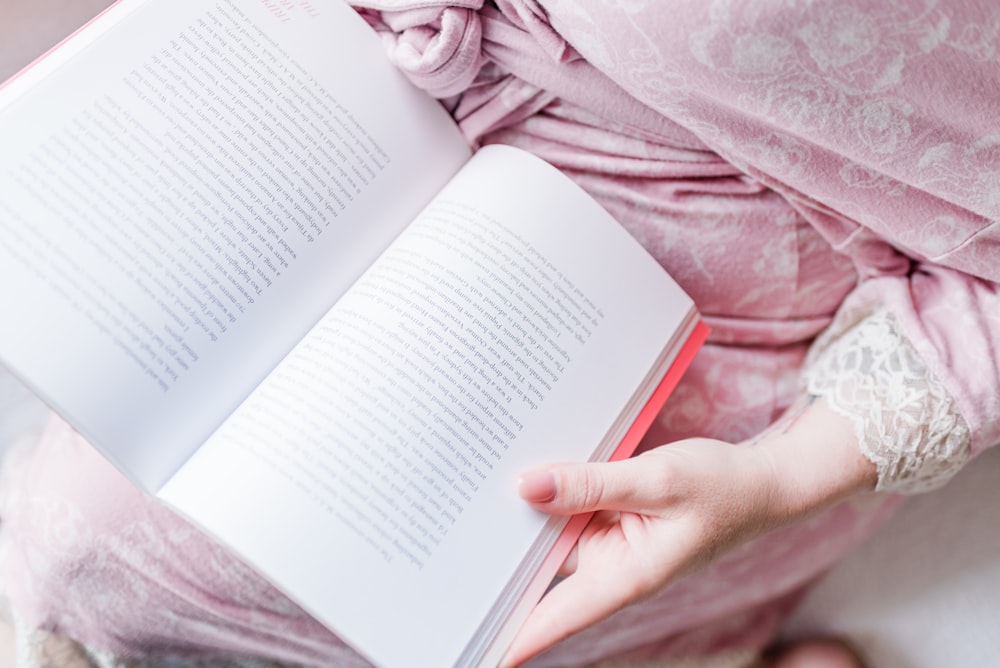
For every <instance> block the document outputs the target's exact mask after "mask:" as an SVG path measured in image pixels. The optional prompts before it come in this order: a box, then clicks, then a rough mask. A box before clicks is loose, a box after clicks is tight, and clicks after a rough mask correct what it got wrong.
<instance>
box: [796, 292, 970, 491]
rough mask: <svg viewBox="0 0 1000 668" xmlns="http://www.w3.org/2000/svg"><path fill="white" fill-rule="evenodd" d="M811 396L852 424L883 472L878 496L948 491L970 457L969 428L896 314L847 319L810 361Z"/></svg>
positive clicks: (822, 342) (823, 339) (815, 349)
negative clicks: (946, 486) (947, 485)
mask: <svg viewBox="0 0 1000 668" xmlns="http://www.w3.org/2000/svg"><path fill="white" fill-rule="evenodd" d="M804 380H805V383H806V389H807V391H808V392H809V394H813V395H816V396H822V397H824V398H826V400H827V402H828V403H829V405H830V406H831V407H832V408H833V409H834V410H835V411H836V412H837V413H839V414H841V415H843V416H845V417H846V418H848V420H850V422H851V423H852V424H853V426H854V431H855V434H856V435H857V437H858V444H859V446H860V448H861V452H862V453H863V454H864V455H865V456H866V457H867V458H868V459H869V460H871V461H872V463H874V464H875V466H876V467H877V469H878V485H877V487H876V489H877V490H880V491H891V492H904V493H907V494H913V493H918V492H925V491H928V490H930V489H934V488H936V487H940V486H941V485H943V484H944V483H946V482H947V481H948V480H949V479H951V477H952V476H953V475H954V474H955V473H957V472H958V471H959V469H961V468H962V465H963V464H964V463H965V461H966V460H967V459H968V457H969V449H970V444H971V437H970V434H969V427H968V425H967V424H966V423H965V420H964V418H962V416H961V415H960V414H959V412H958V408H957V407H956V405H955V402H954V400H953V399H952V398H951V397H950V396H949V395H948V393H947V391H946V390H945V389H944V387H943V385H942V384H941V382H940V381H939V380H938V379H937V377H935V376H934V375H933V374H932V373H931V371H930V369H928V368H927V366H926V365H925V364H924V362H923V360H921V359H920V356H919V355H918V354H917V352H916V350H914V348H913V346H912V345H911V344H910V342H909V341H908V340H907V339H906V338H905V337H904V336H903V335H902V334H901V333H900V332H899V329H898V327H897V326H896V322H895V319H894V318H893V316H892V314H890V313H889V312H887V311H884V310H878V311H875V312H874V313H870V314H867V315H866V314H864V313H854V314H845V315H844V316H843V317H838V319H837V321H836V322H835V323H834V325H833V326H832V327H831V328H830V330H829V331H828V332H827V333H825V334H824V335H823V336H822V337H821V338H820V339H819V340H818V341H817V343H816V345H815V346H814V347H813V349H812V351H811V352H810V354H809V357H808V358H807V360H806V369H805V377H804Z"/></svg>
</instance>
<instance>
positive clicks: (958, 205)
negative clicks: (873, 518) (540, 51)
mask: <svg viewBox="0 0 1000 668" xmlns="http://www.w3.org/2000/svg"><path fill="white" fill-rule="evenodd" d="M541 4H543V5H545V6H546V7H548V8H549V10H550V13H551V17H550V18H551V22H552V25H553V26H554V27H555V28H556V29H557V30H559V31H560V33H561V34H562V35H563V36H564V37H566V38H567V40H568V41H569V42H570V43H571V44H572V45H573V46H574V47H575V48H576V49H577V50H578V51H579V52H580V53H581V54H582V55H583V56H584V57H586V58H587V59H588V60H589V61H590V62H591V63H592V64H593V65H594V66H596V67H597V68H598V69H599V70H601V71H602V72H604V74H606V75H607V76H608V77H610V78H612V79H614V80H615V81H616V82H617V83H618V84H619V85H620V86H622V87H623V88H625V89H626V90H627V91H628V92H629V93H631V94H632V95H633V96H635V97H636V98H638V99H639V100H641V101H642V102H644V103H646V104H647V105H649V106H650V107H652V108H654V109H656V110H657V111H659V112H661V113H662V114H664V115H666V116H667V117H669V118H671V119H673V120H674V121H676V122H678V123H679V124H681V125H683V126H685V127H686V128H687V129H688V130H690V131H691V132H693V133H694V134H696V135H697V136H698V137H699V138H700V139H701V140H702V141H703V142H705V144H707V145H708V146H710V147H711V148H713V150H715V151H716V152H718V153H719V154H720V155H722V156H723V157H724V158H726V159H727V160H728V161H730V162H731V163H733V164H734V165H736V166H737V167H739V168H740V169H741V170H742V171H744V172H745V173H746V174H748V175H750V176H751V177H753V178H755V179H757V180H759V181H761V182H763V183H765V184H766V185H768V186H770V187H772V188H773V189H774V190H776V191H777V192H779V193H781V194H783V195H784V196H785V198H786V199H787V200H788V201H789V202H790V203H791V204H792V205H793V206H794V207H795V208H796V209H798V210H799V211H800V212H801V213H802V214H803V215H804V216H805V217H806V218H807V219H808V220H809V221H810V222H811V223H812V224H813V225H814V226H815V227H816V228H817V229H818V230H819V231H820V233H821V234H822V235H823V236H824V237H825V238H826V239H827V240H828V241H829V242H830V243H831V244H832V245H833V246H834V247H835V248H836V249H838V250H840V251H841V252H843V253H845V254H846V255H848V256H849V257H850V258H851V259H852V260H853V261H854V262H855V264H856V266H857V267H858V270H859V273H860V275H861V277H862V280H861V282H860V284H859V287H858V288H857V291H856V294H855V295H853V296H852V298H851V299H852V301H853V302H855V303H856V302H858V301H865V300H871V301H878V302H880V303H882V304H884V305H885V306H886V307H887V308H889V309H890V310H891V311H892V313H893V315H894V316H895V318H896V320H897V321H898V322H899V324H900V327H901V328H902V329H903V331H904V333H905V335H906V336H907V337H908V338H909V339H910V341H911V343H912V344H913V346H914V347H915V348H916V349H917V350H918V352H919V354H920V355H921V357H922V358H923V359H924V361H925V362H926V364H927V365H928V366H929V367H930V368H931V370H932V371H933V372H934V373H935V374H936V375H937V377H938V378H939V379H940V380H941V382H942V383H943V384H944V385H945V387H946V388H947V390H948V391H949V392H950V394H951V396H952V397H953V398H954V400H955V401H956V403H957V405H958V408H959V410H960V412H961V414H962V415H963V416H964V418H965V420H966V421H967V422H968V425H969V427H970V429H971V433H972V450H973V452H974V453H975V452H979V451H981V450H982V449H984V448H986V447H988V446H990V445H993V444H995V443H996V442H998V441H1000V369H998V360H1000V355H998V352H1000V291H998V281H1000V222H998V218H1000V125H998V124H997V116H996V110H997V109H998V108H1000V67H998V66H997V62H996V53H997V52H998V50H1000V34H997V32H996V31H995V30H993V31H988V30H984V29H983V28H982V26H995V25H998V24H1000V10H998V9H996V8H995V7H996V5H995V3H992V2H987V1H980V2H975V1H970V2H963V3H942V6H940V7H937V6H935V3H933V2H910V1H905V0H904V1H902V2H891V3H887V2H878V1H874V0H872V1H870V2H864V1H862V0H850V1H846V2H837V3H820V4H815V3H724V2H700V1H697V2H696V1H694V0H690V1H684V2H680V3H655V2H631V3H627V5H625V6H621V5H619V6H617V7H613V6H611V4H610V3H604V2H599V1H598V0H583V1H581V2H576V3H573V7H572V11H569V10H568V9H567V8H565V3H562V2H556V1H553V2H542V3H541Z"/></svg>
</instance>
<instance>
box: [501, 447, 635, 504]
mask: <svg viewBox="0 0 1000 668" xmlns="http://www.w3.org/2000/svg"><path fill="white" fill-rule="evenodd" d="M636 461H637V460H635V459H629V460H625V461H621V462H611V463H606V464H551V465H549V466H546V467H543V468H540V469H533V470H531V471H526V472H525V473H523V474H521V477H520V478H519V480H518V493H519V494H520V495H521V498H522V499H524V500H525V501H527V502H528V503H530V504H531V505H533V506H535V507H536V508H538V509H539V510H541V511H543V512H546V513H550V514H553V515H575V514H578V513H588V512H592V511H595V510H632V511H634V510H638V509H639V508H638V507H639V506H644V505H646V504H645V502H646V501H648V499H646V498H644V497H645V496H646V495H645V494H644V493H643V491H642V490H643V486H642V485H641V484H639V481H640V480H641V479H642V478H641V472H640V471H637V470H636V466H635V462H636Z"/></svg>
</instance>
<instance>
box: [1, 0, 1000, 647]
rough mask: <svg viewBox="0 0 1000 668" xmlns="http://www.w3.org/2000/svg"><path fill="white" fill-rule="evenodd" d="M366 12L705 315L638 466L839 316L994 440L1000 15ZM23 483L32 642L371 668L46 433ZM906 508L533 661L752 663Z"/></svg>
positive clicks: (485, 132) (17, 517) (471, 127)
mask: <svg viewBox="0 0 1000 668" xmlns="http://www.w3.org/2000/svg"><path fill="white" fill-rule="evenodd" d="M363 13H364V15H365V16H366V18H367V19H368V21H369V23H370V24H372V25H373V26H374V27H375V28H376V29H377V30H379V31H380V32H381V33H382V35H383V38H384V40H385V42H386V46H387V49H388V51H389V53H390V57H391V58H392V59H393V61H394V62H396V63H397V64H398V65H399V66H400V67H401V68H402V69H403V70H404V71H406V72H407V73H408V74H409V75H410V76H411V78H413V80H414V81H415V82H416V83H417V84H418V85H420V86H422V87H424V88H426V89H427V90H429V91H431V92H432V93H433V94H435V95H438V96H439V97H442V98H443V100H444V103H445V104H446V105H447V106H448V108H449V109H450V110H451V111H452V113H453V115H454V116H455V118H456V120H457V121H458V122H459V123H460V126H461V128H462V130H463V132H464V133H465V134H466V136H467V137H468V139H469V140H470V142H471V143H473V144H486V143H493V142H504V143H511V144H515V145H519V146H522V147H524V148H526V149H528V150H530V151H532V152H534V153H536V154H538V155H540V156H541V157H543V158H545V159H546V160H548V161H549V162H551V163H553V164H555V165H556V166H558V167H560V168H561V169H562V170H564V171H565V172H566V173H567V174H569V175H570V176H571V177H572V178H574V179H575V180H576V181H577V182H578V183H580V184H581V185H582V186H583V187H584V188H585V189H586V190H588V191H589V192H590V193H591V194H593V195H594V196H595V197H596V198H597V199H598V200H599V201H600V202H601V203H602V204H603V205H604V206H605V207H606V208H607V209H608V210H609V211H610V212H611V213H612V214H614V215H615V216H616V217H617V218H618V219H619V220H620V221H621V222H622V224H623V225H624V226H625V227H626V228H627V229H628V230H629V231H630V232H631V233H632V234H633V235H634V236H635V237H636V238H637V239H638V240H639V241H640V242H641V243H642V244H643V245H644V246H645V247H646V248H647V249H648V250H649V251H650V253H652V254H653V256H654V257H656V258H657V259H658V260H659V261H660V262H661V263H662V264H663V265H664V266H665V267H666V268H667V269H668V270H669V271H670V272H671V274H672V275H674V276H675V277H676V278H677V280H678V281H679V282H680V283H681V284H682V286H683V287H684V288H685V289H686V290H687V291H688V292H689V293H690V294H691V295H692V297H694V299H695V301H696V303H697V304H698V306H699V308H700V310H701V311H702V312H703V313H704V314H705V315H706V318H707V320H708V322H709V324H710V325H711V326H712V328H713V334H712V338H711V340H710V342H709V344H708V345H707V346H706V347H705V349H704V350H703V351H702V352H701V353H700V354H699V356H698V357H697V359H696V361H695V363H694V365H693V367H692V369H691V370H690V371H689V373H688V374H687V375H686V376H685V378H684V379H683V381H682V383H681V385H680V386H679V387H678V389H677V391H676V392H675V394H674V396H673V397H672V398H671V400H670V402H669V403H668V406H667V407H666V408H665V410H664V411H663V413H662V414H661V416H660V417H659V419H658V420H657V422H656V424H655V425H654V427H653V429H652V430H651V432H650V435H649V437H648V438H647V440H646V446H653V445H657V444H660V443H663V442H666V441H670V440H674V439H677V438H682V437H686V436H694V435H699V436H711V437H717V438H721V439H727V440H731V441H739V440H741V439H744V438H747V437H749V436H751V435H753V434H755V433H756V432H758V431H759V430H761V429H762V428H764V427H765V426H766V425H767V424H769V423H770V422H771V421H772V420H774V419H775V418H776V417H777V416H778V415H779V414H780V413H781V412H782V411H783V410H784V409H785V408H786V407H787V406H788V405H789V404H790V403H791V402H792V400H793V399H794V397H795V396H796V393H797V392H798V389H797V388H798V387H799V386H800V382H801V369H802V365H803V361H804V359H805V357H806V355H807V352H808V350H809V348H810V345H811V344H812V342H813V340H814V339H815V337H816V336H817V335H818V334H820V333H821V332H824V331H825V330H827V328H828V327H829V325H830V323H831V322H832V321H833V319H834V317H835V315H836V314H837V312H838V310H840V311H848V310H851V311H869V312H870V311H872V310H873V309H874V308H875V305H879V307H880V308H882V309H883V310H884V312H885V313H887V314H890V315H891V317H892V319H893V322H894V323H895V326H896V327H898V330H896V331H898V333H899V335H900V336H901V337H902V339H901V340H906V341H908V343H907V344H905V345H908V346H909V347H910V349H912V351H914V352H915V355H916V357H915V358H914V359H917V360H919V363H920V364H919V365H918V366H920V365H922V366H923V367H925V368H926V369H927V370H928V375H927V377H928V378H933V379H936V382H937V383H938V384H939V385H940V387H941V388H942V389H943V394H941V395H940V401H942V402H944V403H946V404H948V405H953V406H954V407H955V408H957V412H956V413H955V415H956V416H957V418H956V419H960V422H961V424H963V425H965V427H966V428H967V429H968V434H969V438H968V443H967V447H966V448H964V449H963V448H959V449H958V450H957V452H958V455H957V456H958V457H959V458H960V460H961V461H964V460H965V459H966V458H967V457H969V456H974V455H975V454H976V453H978V452H980V451H982V449H984V448H986V447H988V446H990V445H992V444H993V443H995V442H996V441H997V440H998V439H1000V372H998V369H997V363H998V359H1000V358H998V355H997V346H998V344H1000V318H997V317H996V314H998V313H1000V295H998V291H997V284H996V281H997V280H1000V248H998V242H1000V226H998V223H997V217H998V213H1000V195H998V193H1000V138H998V137H1000V135H998V134H997V130H996V127H997V126H996V122H995V110H996V108H997V102H998V99H997V96H998V93H997V91H998V90H1000V67H997V62H996V60H997V56H996V49H997V47H998V46H1000V36H998V35H1000V33H997V31H995V30H992V29H987V28H988V27H989V26H996V25H1000V10H997V9H993V8H992V3H991V2H986V1H985V0H984V1H980V2H973V1H969V2H963V3H960V4H959V3H950V4H941V5H939V4H937V3H936V2H934V1H933V0H920V1H919V2H910V1H905V0H900V1H898V2H880V1H875V0H872V1H870V2H864V1H862V0H849V1H847V2H840V1H838V2H833V1H832V0H831V1H828V2H813V3H793V2H783V1H776V2H768V3H733V2H729V1H724V0H716V1H714V2H713V1H709V2H701V1H697V2H695V1H693V0H681V1H679V2H669V3H667V2H654V1H651V2H644V1H643V0H629V1H628V2H619V3H610V2H602V1H599V0H565V2H563V1H558V2H541V3H539V2H533V1H531V0H506V1H503V2H497V3H496V4H495V5H492V4H491V5H484V3H482V2H476V1H474V0H467V1H465V2H440V3H437V2H427V1H421V2H416V1H415V0H386V1H384V2H380V3H372V6H370V7H369V8H367V9H364V10H363ZM984 26H985V27H987V28H984ZM566 243H573V240H572V239H571V238H570V239H567V240H566ZM829 345H830V348H829V350H831V351H835V350H836V348H837V346H838V345H840V343H839V342H837V341H833V342H829ZM831 354H835V353H831ZM863 419H864V418H863ZM884 433H885V436H886V437H893V436H894V434H892V433H891V432H884ZM904 445H905V444H903V443H893V442H887V443H880V444H879V447H880V448H881V447H883V446H884V447H885V448H888V449H889V450H892V451H894V452H899V453H905V452H906V448H905V447H904ZM948 457H950V455H946V459H947V458H948ZM15 464H16V467H17V468H16V471H17V473H16V476H15V477H14V478H12V484H10V485H8V486H7V488H6V492H7V496H6V502H5V506H4V509H3V513H4V514H3V518H4V532H0V533H4V534H6V535H5V536H4V538H5V540H7V541H9V542H13V543H14V544H13V545H10V546H9V547H10V549H9V550H8V554H9V558H8V559H6V560H5V564H4V568H5V573H6V579H7V583H8V585H9V586H11V587H12V590H11V598H12V600H13V601H14V603H15V605H16V606H17V607H18V609H19V612H20V614H21V615H23V617H24V618H25V619H26V620H27V621H28V622H29V623H30V624H33V625H36V626H42V627H45V628H52V629H56V630H59V631H61V632H64V633H67V634H69V635H72V636H74V637H77V638H80V639H82V640H83V641H84V642H87V643H90V644H92V645H94V646H96V647H102V648H105V649H109V650H111V651H116V652H134V653H144V654H149V653H158V652H159V653H177V652H188V653H192V652H195V653H197V652H224V653H225V652H228V653H236V654H255V655H261V656H266V657H271V658H275V659H281V660H288V661H302V662H305V663H322V664H323V665H338V666H339V665H344V666H350V665H358V664H360V663H361V661H360V660H359V659H358V658H357V657H356V656H354V655H353V654H352V653H351V652H350V651H349V650H348V649H346V648H345V647H344V646H343V645H342V644H341V643H339V641H337V639H336V638H335V637H333V636H332V635H331V634H329V633H328V632H326V631H324V630H323V629H322V628H320V627H319V626H318V625H317V624H316V623H315V622H312V621H311V620H310V619H308V617H306V616H305V615H303V614H302V613H301V612H299V611H298V610H297V609H296V608H295V607H294V606H293V605H291V604H290V603H288V602H287V601H286V600H284V599H283V598H282V597H281V596H280V595H278V594H277V593H276V592H274V591H273V590H271V589H270V588H269V587H268V586H267V585H266V584H265V583H263V582H262V581H261V580H260V579H259V578H257V577H256V576H255V575H254V574H252V573H251V572H249V571H248V570H247V569H245V568H242V567H241V566H239V565H238V564H237V563H236V562H235V561H234V560H233V559H232V558H230V557H228V556H227V555H226V554H225V552H223V551H222V550H220V549H219V548H218V547H216V546H215V545H213V544H212V543H211V542H210V541H209V540H207V539H205V538H204V537H202V536H200V535H199V534H197V532H195V531H193V530H192V529H190V527H188V526H187V525H186V524H185V523H184V522H183V521H182V520H181V519H179V518H177V517H175V516H173V515H172V514H171V513H170V512H169V511H167V510H165V509H163V508H162V507H159V506H157V505H156V504H153V503H151V502H150V501H149V500H147V499H144V498H142V497H141V495H139V494H138V493H137V492H135V491H134V490H133V489H132V488H131V487H130V486H129V485H128V483H127V482H126V481H125V480H124V479H122V478H121V476H120V475H118V474H117V473H116V472H115V471H114V470H113V469H111V467H110V466H109V465H108V464H107V463H106V462H105V461H104V460H103V459H101V458H100V456H98V455H96V454H94V453H93V451H92V450H91V449H90V448H89V447H88V446H87V445H86V444H84V443H82V442H81V441H80V439H79V438H78V437H77V436H75V435H74V434H73V433H72V432H70V431H69V430H68V429H67V428H66V427H65V426H64V425H62V424H61V423H58V422H55V423H53V425H52V427H51V428H50V430H49V432H48V433H47V435H46V436H45V437H44V438H43V440H42V442H41V443H40V444H39V445H38V446H37V447H36V448H35V449H34V450H33V451H32V452H30V453H28V454H26V455H25V456H24V457H23V458H21V459H20V460H19V461H18V462H16V463H15ZM903 467H904V468H905V465H903ZM945 468H947V470H948V471H949V472H950V471H952V470H954V469H956V468H957V466H952V467H950V468H948V467H947V466H946V467H945ZM898 503H899V499H898V497H892V496H886V495H880V494H873V495H869V496H865V497H861V498H858V499H855V500H852V501H849V502H846V503H843V504H841V505H839V506H837V507H835V508H833V509H831V510H829V511H827V512H825V513H823V514H821V515H818V516H815V517H812V518H809V519H808V520H805V521H803V522H801V523H800V524H797V525H795V526H791V527H787V528H785V529H781V530H779V531H775V532H772V533H770V534H767V535H765V536H763V537H761V538H759V539H757V540H755V541H753V542H751V543H749V544H747V545H744V546H742V547H740V548H738V549H737V550H735V551H733V552H731V553H729V554H727V555H725V556H723V557H722V558H721V559H719V560H718V561H716V562H715V563H713V564H711V565H709V566H708V567H705V568H703V569H702V570H700V571H698V572H696V573H693V574H691V575H690V576H688V577H686V578H685V579H683V580H681V581H678V582H676V583H674V584H673V585H671V586H670V587H669V588H667V589H666V590H664V591H663V592H661V593H660V594H658V595H656V596H654V597H652V598H650V599H648V600H645V601H643V602H642V603H639V604H637V605H634V606H631V607H629V608H627V609H625V610H622V611H621V612H619V613H618V614H616V615H615V616H614V617H612V618H611V619H609V620H607V621H606V622H604V623H602V624H600V625H598V626H596V627H594V628H593V629H590V630H587V631H585V632H583V633H581V634H579V635H577V636H575V637H573V638H571V639H570V640H568V641H566V642H565V643H563V644H561V645H560V646H559V647H557V648H555V649H553V650H552V651H550V652H549V653H547V654H546V655H545V656H543V657H539V658H538V659H537V660H536V661H535V662H534V665H536V666H579V665H583V664H586V663H587V662H591V661H595V660H598V659H603V658H607V657H618V658H619V659H621V660H645V659H652V658H658V657H667V656H675V657H684V656H697V655H700V654H707V653H715V652H719V651H722V650H728V649H734V648H735V649H740V648H753V647H759V646H761V645H763V644H765V643H766V642H768V640H769V639H770V638H771V637H772V636H773V634H774V632H775V629H776V628H777V627H778V626H779V625H780V623H781V620H782V619H783V618H784V615H785V614H786V613H787V612H788V610H789V609H790V608H791V607H792V606H793V605H794V604H795V602H796V601H797V599H798V596H799V595H800V593H801V591H802V589H803V587H805V586H806V585H808V583H809V582H811V581H812V580H813V579H814V578H815V577H817V576H818V575H819V574H820V573H822V572H823V571H824V570H825V569H826V568H827V567H829V565H831V564H832V563H834V562H835V561H836V560H837V559H838V558H839V557H840V556H841V555H843V554H844V553H845V552H846V551H848V550H849V549H850V548H851V547H853V546H855V545H856V544H857V543H859V542H860V541H861V540H863V539H864V538H865V537H866V536H868V535H869V534H870V533H871V532H872V531H874V530H875V528H876V527H877V526H878V525H879V524H880V523H881V522H882V521H883V520H884V519H885V518H886V517H887V516H888V515H889V514H890V513H891V512H892V510H893V508H894V507H895V506H896V505H897V504H898ZM97 602H99V605H98V604H97Z"/></svg>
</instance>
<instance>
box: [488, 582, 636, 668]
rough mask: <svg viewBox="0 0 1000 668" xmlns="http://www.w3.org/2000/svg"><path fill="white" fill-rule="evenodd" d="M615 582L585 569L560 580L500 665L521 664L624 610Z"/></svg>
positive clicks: (519, 633) (505, 667)
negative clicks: (596, 575) (590, 574)
mask: <svg viewBox="0 0 1000 668" xmlns="http://www.w3.org/2000/svg"><path fill="white" fill-rule="evenodd" d="M616 583H617V581H616V580H615V579H614V578H607V577H601V578H594V577H589V574H587V573H583V572H578V573H576V574H574V575H572V576H570V577H568V578H567V579H565V580H564V581H562V582H561V583H559V584H558V585H557V586H556V587H555V588H554V589H553V590H552V591H550V592H549V593H548V594H547V595H546V596H545V598H543V599H542V600H541V602H539V604H538V605H537V606H536V607H535V609H534V610H533V611H532V613H531V615H530V616H529V617H528V619H527V621H526V622H525V624H524V626H522V627H521V630H520V631H519V632H518V634H517V636H516V637H515V638H514V642H513V643H512V644H511V647H510V649H509V650H508V652H507V655H506V656H505V657H504V660H503V661H502V662H501V664H500V665H501V666H503V667H504V668H507V667H511V666H519V665H521V664H522V663H524V662H525V661H527V660H528V659H530V658H531V657H533V656H535V655H536V654H539V653H540V652H543V651H545V650H546V649H548V648H549V647H551V646H553V645H555V644H556V643H557V642H559V641H560V640H563V639H564V638H567V637H569V636H571V635H573V634H574V633H577V632H578V631H581V630H583V629H585V628H587V627H588V626H591V625H593V624H596V623H597V622H599V621H601V620H602V619H604V618H606V617H608V616H610V615H611V614H613V613H614V612H616V611H618V610H619V609H621V608H622V607H623V606H624V605H625V604H626V602H627V601H626V600H625V599H626V596H625V595H624V593H623V589H622V588H620V587H617V586H615V585H616Z"/></svg>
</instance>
